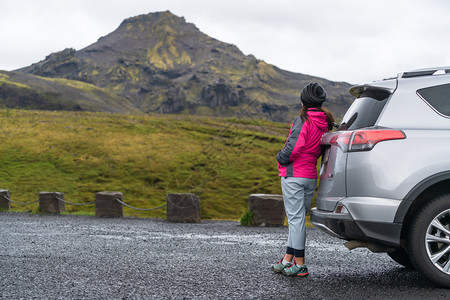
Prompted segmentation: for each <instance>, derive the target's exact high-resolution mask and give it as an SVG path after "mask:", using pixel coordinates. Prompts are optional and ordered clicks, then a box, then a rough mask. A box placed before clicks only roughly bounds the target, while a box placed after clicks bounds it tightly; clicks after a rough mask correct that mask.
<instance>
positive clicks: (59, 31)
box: [0, 0, 450, 83]
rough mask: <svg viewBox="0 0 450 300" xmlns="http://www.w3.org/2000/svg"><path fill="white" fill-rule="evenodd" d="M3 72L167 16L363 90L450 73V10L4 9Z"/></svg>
mask: <svg viewBox="0 0 450 300" xmlns="http://www.w3.org/2000/svg"><path fill="white" fill-rule="evenodd" d="M0 1H2V3H1V9H0V28H2V30H0V39H1V40H2V47H0V69H6V70H12V69H16V68H20V67H23V66H27V65H30V64H32V63H35V62H37V61H39V60H42V59H44V58H45V56H47V55H49V54H50V53H52V52H56V51H60V50H63V49H64V48H70V47H72V48H75V49H81V48H84V47H87V46H88V45H90V44H92V43H94V42H96V41H97V40H98V38H100V37H101V36H104V35H107V34H108V33H110V32H112V31H114V30H115V29H116V28H117V27H118V26H119V25H120V23H121V22H122V21H123V20H124V19H126V18H129V17H132V16H136V15H140V14H147V13H150V12H156V11H166V10H170V11H171V12H172V13H174V14H176V15H178V16H183V17H185V19H186V21H187V22H190V23H194V24H195V25H196V26H197V27H198V28H199V29H200V30H201V31H202V32H204V33H206V34H208V35H209V36H211V37H213V38H216V39H218V40H221V41H223V42H227V43H231V44H234V45H236V46H238V47H239V48H240V49H241V50H242V51H243V52H244V53H245V54H253V55H255V56H256V57H257V58H259V59H262V60H264V61H266V62H268V63H271V64H274V65H276V66H278V67H280V68H282V69H286V70H289V71H293V72H298V73H305V74H310V75H314V76H319V77H324V78H327V79H330V80H335V81H347V82H351V83H360V82H366V81H371V80H376V79H381V78H385V77H392V76H394V75H396V74H397V73H398V72H402V71H405V70H410V69H415V68H422V67H427V66H437V65H450V54H448V51H447V49H448V48H449V46H450V45H449V43H450V40H449V39H448V35H449V34H448V28H450V19H449V18H448V15H449V13H450V2H449V1H446V0H433V1H428V0H397V1H391V0H389V1H388V0H378V1H376V2H374V1H371V2H364V3H362V2H361V1H358V0H341V1H335V0H316V1H298V0H277V1H273V0H270V1H269V0H246V1H242V0H239V1H238V0H228V1H220V2H219V1H208V0H190V1H185V0H165V1H148V0H128V1H126V3H125V2H123V1H121V0H108V1H107V0H96V1H92V0H77V1H75V0H40V1H33V0H21V1H6V0H0Z"/></svg>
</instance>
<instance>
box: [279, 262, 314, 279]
mask: <svg viewBox="0 0 450 300" xmlns="http://www.w3.org/2000/svg"><path fill="white" fill-rule="evenodd" d="M283 274H284V275H287V276H298V277H306V276H308V275H309V273H308V268H307V267H306V265H301V266H297V265H296V264H293V265H291V266H290V267H289V268H285V269H283Z"/></svg>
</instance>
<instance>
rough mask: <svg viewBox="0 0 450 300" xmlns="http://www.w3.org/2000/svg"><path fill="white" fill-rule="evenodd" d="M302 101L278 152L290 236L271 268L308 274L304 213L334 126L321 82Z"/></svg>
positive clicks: (310, 86) (307, 89)
mask: <svg viewBox="0 0 450 300" xmlns="http://www.w3.org/2000/svg"><path fill="white" fill-rule="evenodd" d="M300 100H301V102H302V105H303V106H302V110H301V111H300V114H299V116H298V117H297V118H295V120H294V122H293V123H292V126H291V130H290V132H289V136H288V138H287V141H286V143H285V145H284V148H283V150H281V151H280V152H278V154H277V161H278V170H279V172H280V173H279V176H280V177H281V189H282V191H283V200H284V208H285V210H286V215H287V217H288V221H289V236H288V242H287V250H286V254H285V255H284V256H283V259H281V260H280V261H279V262H277V263H276V264H274V265H272V269H273V270H274V271H275V272H282V273H283V274H285V275H289V276H300V277H305V276H308V274H309V273H308V268H307V267H306V265H305V239H306V230H305V216H306V213H307V212H308V210H309V206H310V205H311V201H312V198H313V194H314V189H315V188H316V183H317V169H316V165H317V159H318V158H319V156H320V153H321V147H320V139H321V138H322V135H323V134H324V133H325V132H327V131H329V130H331V129H332V128H333V125H334V118H333V115H332V114H331V113H330V112H328V111H327V110H326V109H324V108H322V104H323V103H324V102H325V100H326V93H325V90H324V89H323V87H322V86H321V85H320V84H318V83H315V82H313V83H310V84H308V85H307V86H306V87H305V88H303V90H302V93H301V96H300Z"/></svg>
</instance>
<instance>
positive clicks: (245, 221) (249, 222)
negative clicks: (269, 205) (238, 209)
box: [241, 210, 255, 226]
mask: <svg viewBox="0 0 450 300" xmlns="http://www.w3.org/2000/svg"><path fill="white" fill-rule="evenodd" d="M254 224H255V223H254V222H253V213H252V212H251V211H249V210H246V211H245V212H244V214H243V215H242V217H241V226H253V225H254Z"/></svg>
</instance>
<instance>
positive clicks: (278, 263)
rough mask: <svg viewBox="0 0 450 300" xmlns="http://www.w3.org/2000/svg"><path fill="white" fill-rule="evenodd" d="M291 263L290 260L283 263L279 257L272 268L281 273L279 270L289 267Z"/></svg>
mask: <svg viewBox="0 0 450 300" xmlns="http://www.w3.org/2000/svg"><path fill="white" fill-rule="evenodd" d="M291 265H292V263H290V262H288V263H287V264H285V265H283V259H280V261H279V262H277V263H276V264H274V265H272V270H273V271H274V272H277V273H281V272H283V270H284V269H285V268H289V267H290V266H291Z"/></svg>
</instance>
